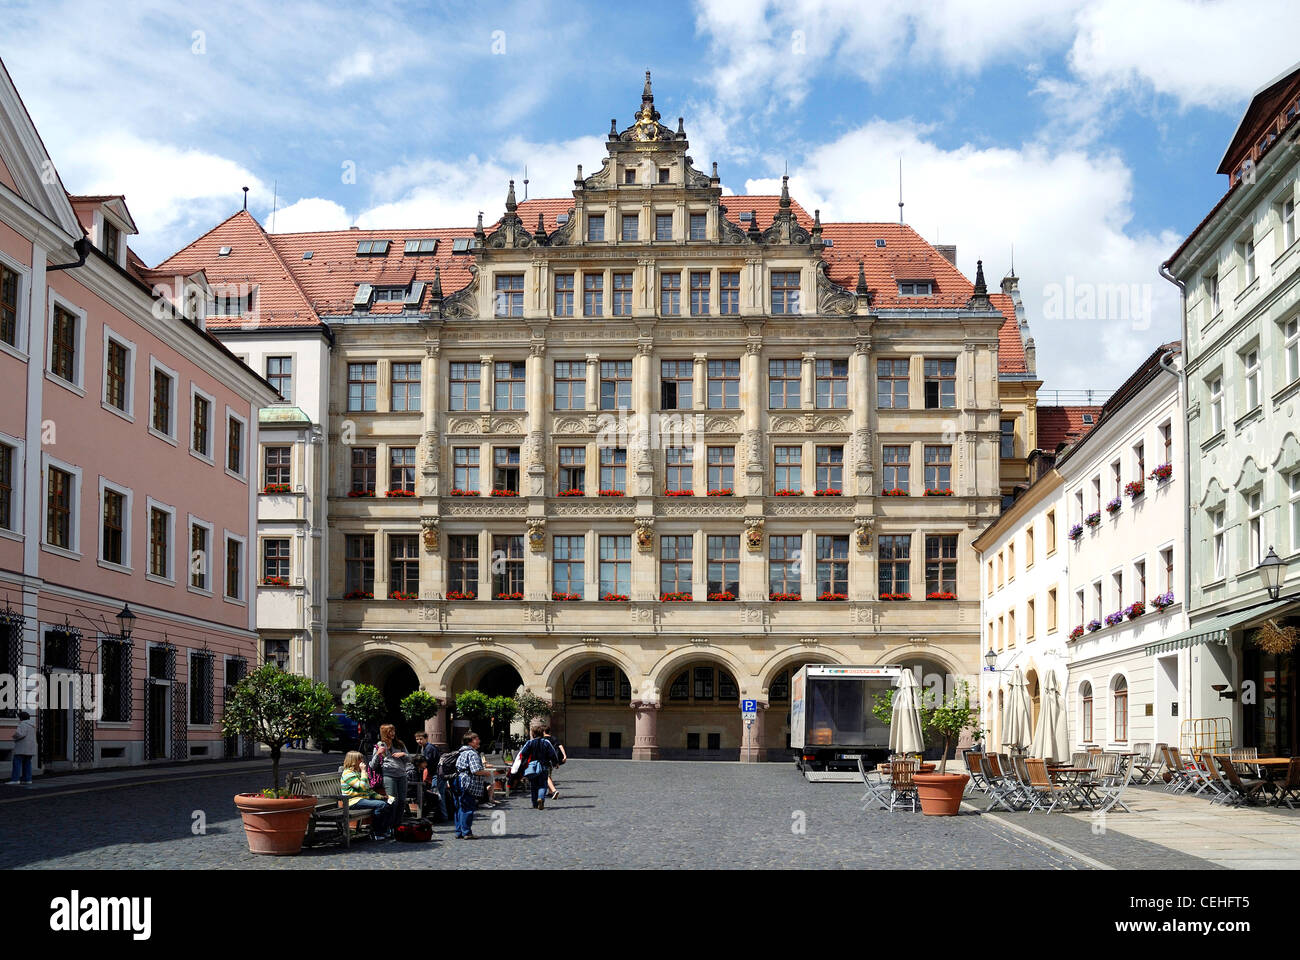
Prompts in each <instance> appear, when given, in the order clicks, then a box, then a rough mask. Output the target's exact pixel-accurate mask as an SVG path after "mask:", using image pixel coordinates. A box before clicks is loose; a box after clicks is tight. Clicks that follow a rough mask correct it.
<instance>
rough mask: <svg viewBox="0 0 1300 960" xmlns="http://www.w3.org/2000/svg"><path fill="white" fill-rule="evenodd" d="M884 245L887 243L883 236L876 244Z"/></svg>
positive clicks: (878, 245)
mask: <svg viewBox="0 0 1300 960" xmlns="http://www.w3.org/2000/svg"><path fill="white" fill-rule="evenodd" d="M884 245H885V241H884V239H883V238H881V239H878V240H877V241H876V246H877V247H883V246H884Z"/></svg>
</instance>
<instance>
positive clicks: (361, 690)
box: [343, 683, 388, 753]
mask: <svg viewBox="0 0 1300 960" xmlns="http://www.w3.org/2000/svg"><path fill="white" fill-rule="evenodd" d="M343 712H344V713H346V714H347V715H348V717H350V718H351V719H353V720H355V721H356V722H357V726H358V727H359V728H360V735H359V737H358V739H359V741H360V743H359V746H360V747H361V752H362V753H365V752H366V751H367V750H369V749H370V748H371V747H373V746H374V744H375V739H376V738H377V737H378V736H379V721H380V720H383V719H384V714H385V713H387V712H388V705H387V704H386V703H384V695H383V694H382V693H380V692H379V688H378V687H372V686H371V685H370V684H368V683H358V684H357V685H356V686H354V687H352V688H351V689H350V690H344V692H343Z"/></svg>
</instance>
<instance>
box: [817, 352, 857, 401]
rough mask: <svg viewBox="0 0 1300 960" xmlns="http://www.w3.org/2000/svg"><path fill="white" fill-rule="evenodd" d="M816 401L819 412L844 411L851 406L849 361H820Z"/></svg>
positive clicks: (818, 362)
mask: <svg viewBox="0 0 1300 960" xmlns="http://www.w3.org/2000/svg"><path fill="white" fill-rule="evenodd" d="M815 371H816V375H817V382H816V385H815V386H816V389H815V401H816V404H817V408H818V409H819V410H843V409H845V408H846V407H848V405H849V361H848V360H818V361H817V363H816V365H815Z"/></svg>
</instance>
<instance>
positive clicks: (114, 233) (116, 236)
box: [99, 220, 122, 263]
mask: <svg viewBox="0 0 1300 960" xmlns="http://www.w3.org/2000/svg"><path fill="white" fill-rule="evenodd" d="M121 246H122V231H121V230H119V229H117V227H115V226H113V224H111V223H109V222H108V221H107V220H105V221H104V223H103V229H102V230H101V231H100V243H99V247H100V249H101V250H103V251H104V255H105V256H106V257H108V259H110V260H112V261H113V262H114V263H117V262H119V257H118V252H119V251H120V249H121Z"/></svg>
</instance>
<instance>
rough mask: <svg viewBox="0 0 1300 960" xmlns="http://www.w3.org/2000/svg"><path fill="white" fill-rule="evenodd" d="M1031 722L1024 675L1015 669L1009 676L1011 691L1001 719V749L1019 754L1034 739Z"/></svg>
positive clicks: (1018, 669) (1017, 668)
mask: <svg viewBox="0 0 1300 960" xmlns="http://www.w3.org/2000/svg"><path fill="white" fill-rule="evenodd" d="M1032 724H1033V722H1032V721H1031V720H1030V717H1029V685H1028V684H1027V683H1025V677H1024V674H1022V673H1021V672H1020V668H1019V667H1016V671H1015V673H1013V674H1012V675H1011V689H1010V690H1009V691H1008V692H1007V705H1006V710H1005V712H1004V715H1003V717H1002V749H1004V750H1007V751H1014V752H1016V753H1019V752H1020V751H1022V750H1024V749H1025V748H1026V747H1028V746H1029V744H1030V742H1031V741H1032V740H1033V739H1034V730H1033V725H1032Z"/></svg>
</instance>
